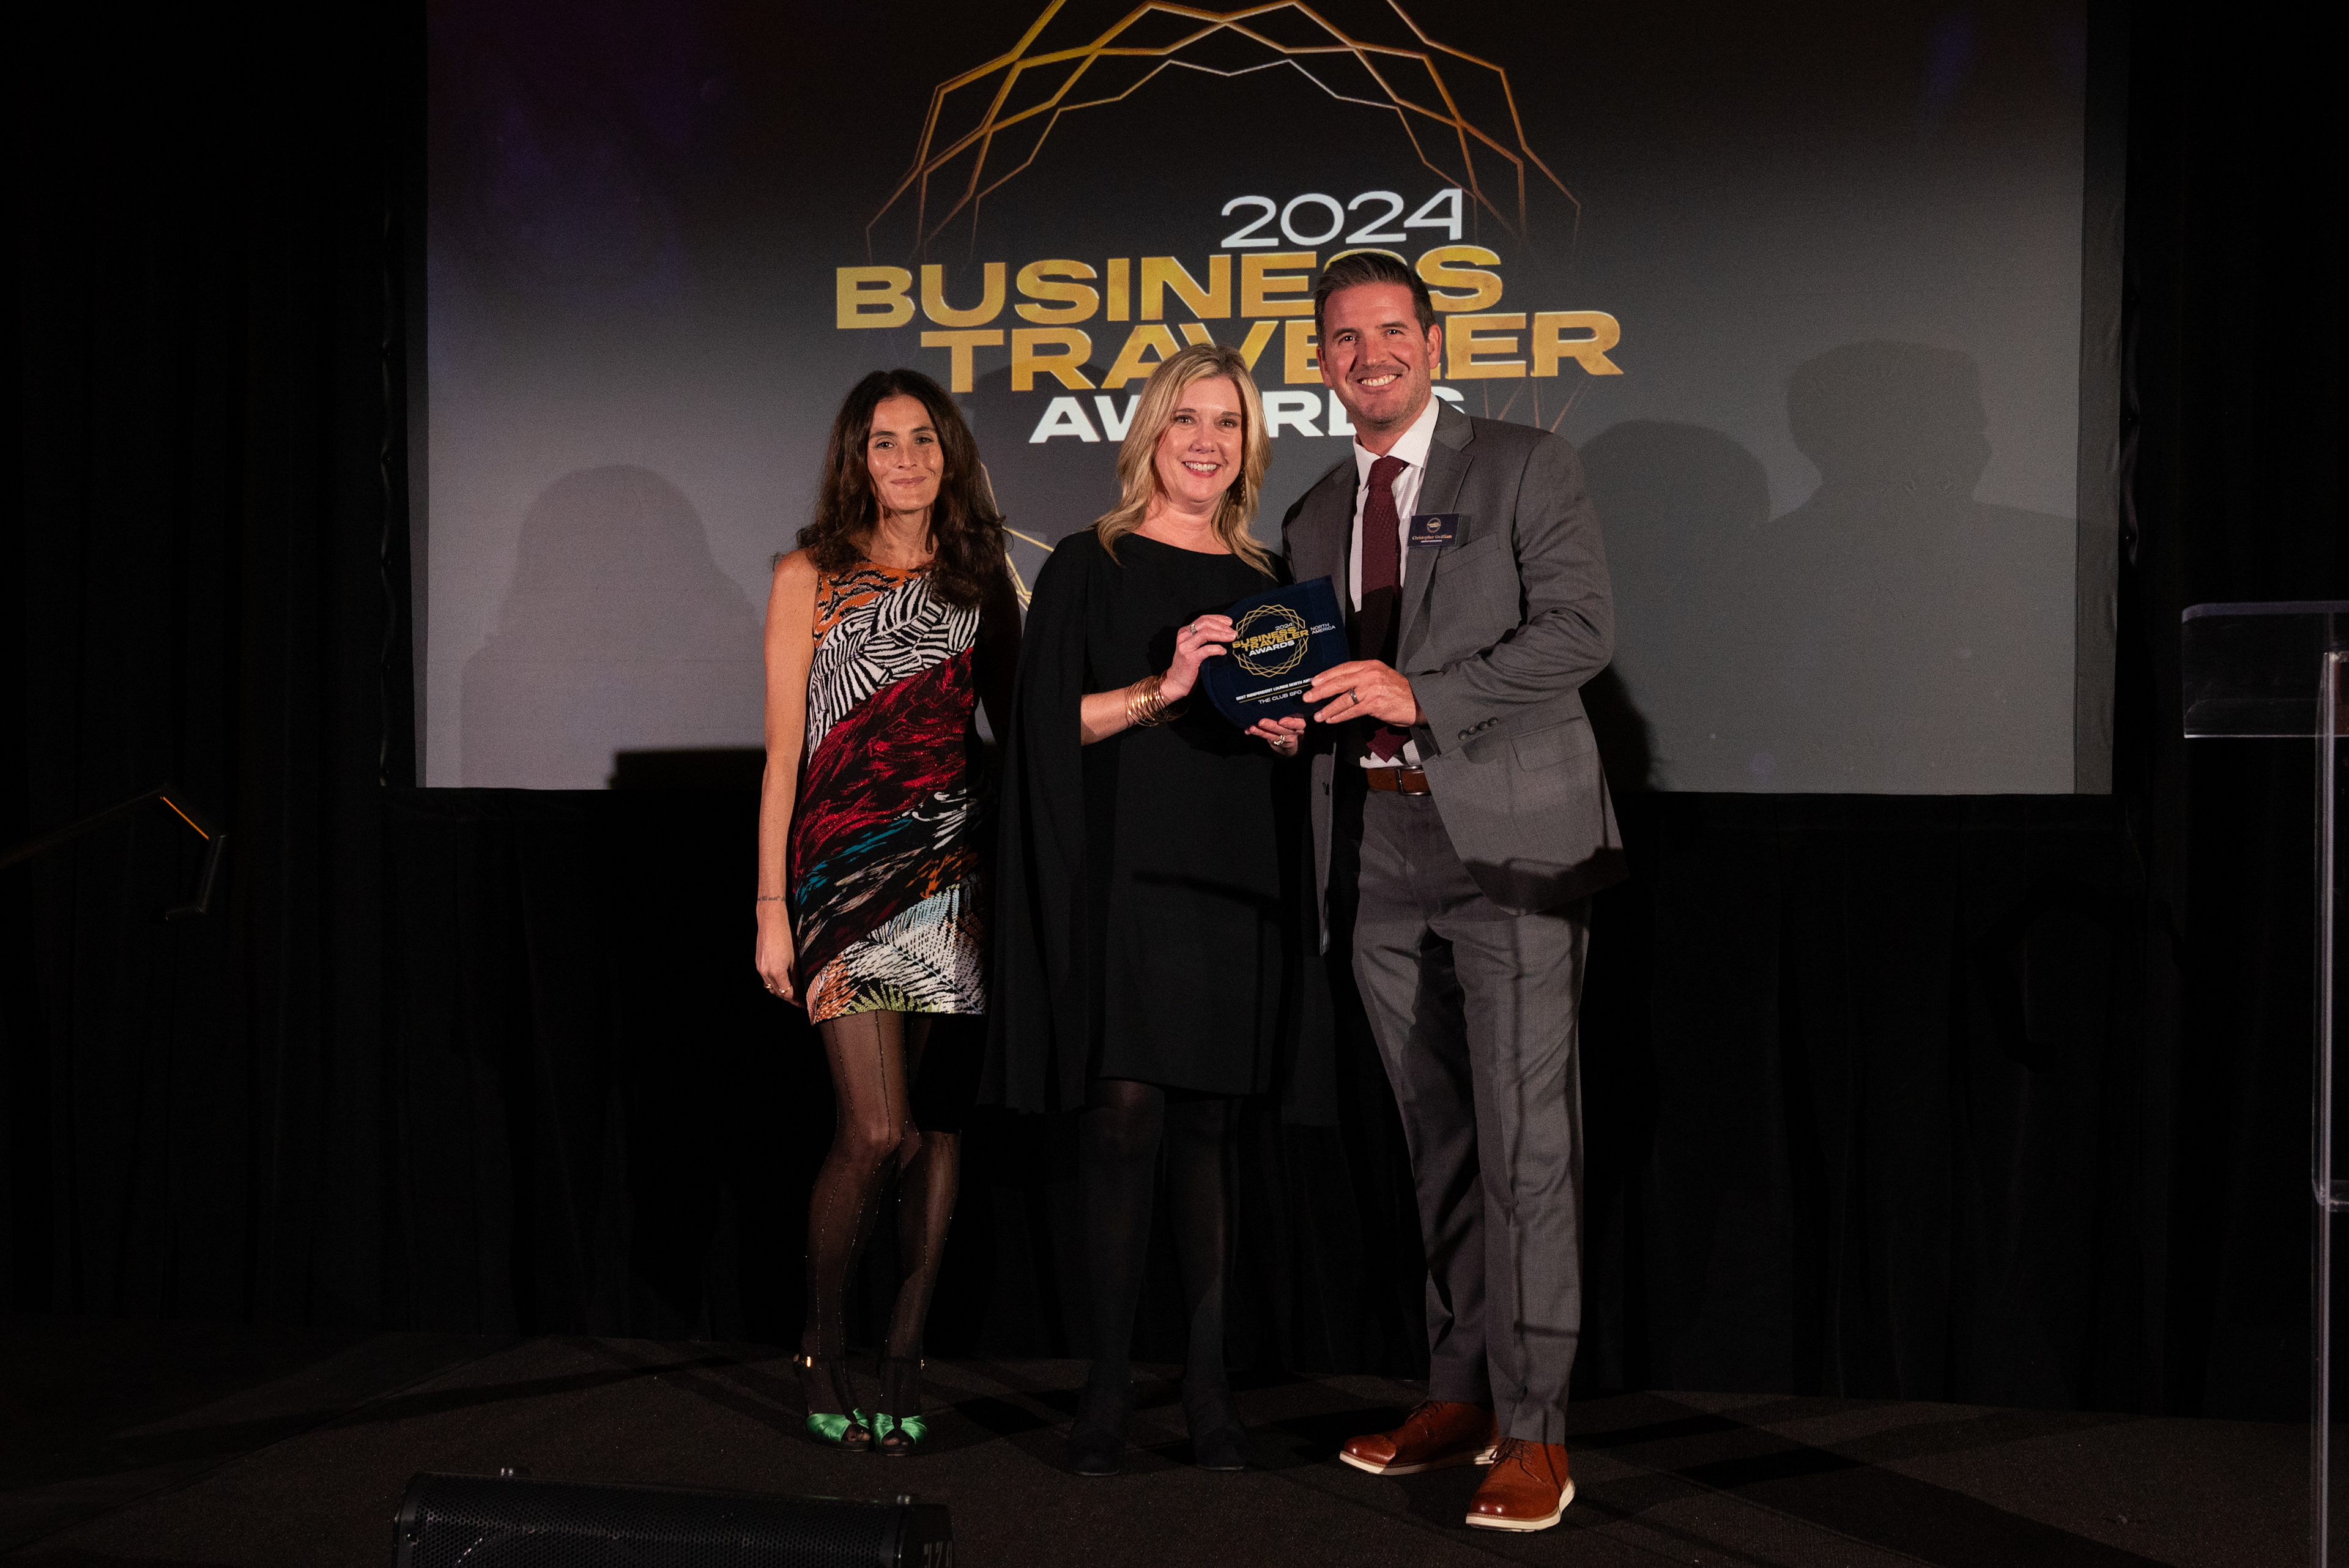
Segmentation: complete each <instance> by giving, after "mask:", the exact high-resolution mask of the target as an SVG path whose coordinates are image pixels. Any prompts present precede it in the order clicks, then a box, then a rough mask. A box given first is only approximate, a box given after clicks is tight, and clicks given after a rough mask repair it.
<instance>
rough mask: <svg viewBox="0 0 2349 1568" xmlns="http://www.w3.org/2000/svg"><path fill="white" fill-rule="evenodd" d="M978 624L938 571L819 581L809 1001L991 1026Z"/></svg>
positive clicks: (851, 573)
mask: <svg viewBox="0 0 2349 1568" xmlns="http://www.w3.org/2000/svg"><path fill="white" fill-rule="evenodd" d="M977 639H978V610H977V609H976V608H970V609H965V608H962V607H958V606H956V605H950V604H947V603H946V602H944V601H943V600H941V599H939V598H937V597H935V596H934V595H933V594H932V593H931V591H930V577H929V573H928V572H927V571H926V570H924V569H920V568H914V569H906V568H901V567H895V566H878V565H876V564H874V563H873V562H871V561H860V562H859V563H857V565H855V566H853V567H851V568H850V569H849V570H847V571H846V572H843V573H842V574H841V575H840V576H832V575H831V574H829V573H824V574H819V575H818V576H817V579H816V594H815V661H814V663H813V665H812V667H811V668H810V670H808V698H807V744H806V747H805V749H804V751H803V752H802V758H803V760H802V764H801V772H800V789H799V809H798V811H797V812H796V813H794V814H793V815H792V835H791V889H792V918H793V929H794V931H795V933H796V937H797V940H798V944H799V971H800V976H801V990H802V994H803V995H804V996H805V998H806V1001H807V1010H808V1017H809V1019H810V1020H811V1021H812V1022H814V1023H822V1022H823V1021H824V1020H825V1019H827V1018H838V1017H841V1016H842V1015H843V1014H845V1013H850V1012H876V1011H882V1010H887V1011H889V1012H986V1011H987V990H986V985H985V981H984V979H983V977H982V975H981V973H980V963H981V956H982V954H983V953H984V952H985V950H986V932H985V929H984V926H983V924H982V921H983V914H982V910H983V905H982V903H981V899H980V888H979V885H978V875H979V830H980V816H981V815H982V814H981V812H980V809H979V808H980V804H981V803H980V801H979V799H978V779H977V777H976V770H975V768H974V766H973V757H974V753H976V751H977V743H976V741H975V739H974V731H973V729H972V725H971V714H972V711H973V709H974V707H975V706H976V704H977V701H978V681H977V679H976V673H975V671H974V670H973V660H974V657H975V656H974V653H973V645H974V644H975V643H976V641H977Z"/></svg>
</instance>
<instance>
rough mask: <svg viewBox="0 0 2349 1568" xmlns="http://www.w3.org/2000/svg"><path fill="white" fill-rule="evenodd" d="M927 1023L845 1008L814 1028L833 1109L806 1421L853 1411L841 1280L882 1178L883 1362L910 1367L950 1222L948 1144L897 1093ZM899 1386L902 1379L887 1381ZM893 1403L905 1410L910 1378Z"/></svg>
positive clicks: (820, 1184) (812, 1207)
mask: <svg viewBox="0 0 2349 1568" xmlns="http://www.w3.org/2000/svg"><path fill="white" fill-rule="evenodd" d="M928 1025H929V1020H928V1019H927V1017H926V1016H925V1015H923V1014H920V1013H912V1014H908V1013H902V1012H852V1013H850V1014H848V1015H847V1016H846V1017H843V1018H833V1019H828V1020H826V1021H825V1022H824V1023H820V1024H818V1025H817V1026H816V1032H817V1033H818V1034H819V1035H821V1036H822V1038H823V1050H824V1056H825V1059H826V1060H827V1062H828V1063H829V1064H830V1065H831V1068H832V1085H833V1096H834V1099H835V1101H836V1103H837V1106H838V1109H837V1111H836V1113H835V1116H834V1120H833V1136H832V1149H831V1151H830V1152H829V1153H828V1154H826V1155H825V1156H824V1161H823V1168H822V1169H821V1170H819V1171H818V1172H817V1173H816V1179H815V1190H814V1192H813V1193H812V1195H811V1197H810V1199H809V1201H808V1255H807V1268H808V1312H807V1327H806V1330H805V1332H804V1333H803V1334H802V1335H801V1339H800V1348H801V1350H802V1352H804V1353H805V1354H806V1355H811V1356H813V1357H815V1358H816V1360H817V1362H818V1364H819V1366H817V1367H816V1368H812V1369H811V1370H812V1372H813V1374H814V1376H812V1378H811V1379H810V1382H811V1384H812V1386H810V1387H809V1388H808V1390H807V1393H808V1399H809V1405H808V1408H809V1410H810V1411H811V1413H814V1412H828V1413H832V1414H845V1413H847V1412H848V1411H850V1410H853V1409H854V1407H855V1391H854V1386H852V1384H851V1383H850V1380H849V1376H848V1369H847V1362H846V1354H847V1349H848V1343H847V1340H848V1324H847V1312H848V1282H849V1281H851V1280H852V1279H854V1277H855V1274H856V1265H857V1262H858V1260H859V1259H860V1258H862V1257H863V1256H864V1243H865V1241H867V1240H868V1239H869V1238H870V1236H871V1234H872V1231H873V1225H874V1220H876V1219H877V1218H878V1217H879V1214H880V1211H881V1203H882V1199H883V1197H884V1193H885V1189H886V1187H887V1185H888V1179H889V1177H890V1176H891V1174H892V1173H893V1172H895V1174H897V1175H898V1177H899V1193H898V1207H897V1234H898V1246H899V1256H900V1258H901V1260H902V1266H903V1270H904V1277H903V1279H902V1281H901V1282H900V1283H899V1286H898V1291H897V1301H896V1305H895V1309H894V1310H893V1312H892V1313H891V1316H890V1326H889V1344H888V1352H887V1353H888V1354H889V1355H892V1356H904V1357H907V1358H909V1359H916V1360H918V1358H919V1356H920V1355H921V1353H922V1326H923V1324H924V1322H925V1320H926V1318H927V1317H928V1315H929V1309H930V1293H931V1292H932V1290H933V1289H934V1288H935V1287H936V1283H937V1273H938V1262H939V1259H940V1256H941V1254H942V1253H943V1251H944V1250H945V1243H946V1234H947V1224H948V1222H949V1221H950V1220H952V1219H953V1216H954V1201H955V1187H956V1181H957V1175H958V1174H959V1168H960V1140H959V1139H958V1138H957V1137H955V1136H954V1135H952V1134H950V1133H924V1132H923V1131H921V1129H919V1128H918V1127H915V1126H914V1122H913V1116H912V1112H911V1109H910V1101H909V1099H908V1097H907V1094H906V1085H907V1084H908V1083H909V1082H910V1081H911V1080H912V1079H913V1078H914V1076H915V1075H916V1074H918V1073H919V1072H920V1070H921V1055H922V1046H923V1044H924V1042H925V1041H926V1038H927V1036H928V1033H929V1028H928ZM898 1381H899V1382H900V1383H904V1382H905V1381H906V1380H905V1379H902V1378H901V1379H899V1380H898ZM911 1383H912V1386H911V1390H910V1396H909V1395H908V1394H907V1392H906V1391H905V1390H904V1389H902V1388H901V1389H899V1390H898V1399H897V1402H899V1403H906V1402H910V1403H912V1404H914V1405H915V1406H916V1408H907V1409H904V1410H895V1409H893V1411H892V1413H893V1414H897V1415H903V1416H911V1415H916V1414H918V1408H917V1407H918V1401H919V1397H920V1392H919V1380H918V1378H916V1379H913V1380H911Z"/></svg>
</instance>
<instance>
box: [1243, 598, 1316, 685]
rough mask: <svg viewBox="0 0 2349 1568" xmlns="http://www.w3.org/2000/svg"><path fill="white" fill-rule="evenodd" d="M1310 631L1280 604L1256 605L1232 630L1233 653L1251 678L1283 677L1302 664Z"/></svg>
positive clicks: (1303, 619)
mask: <svg viewBox="0 0 2349 1568" xmlns="http://www.w3.org/2000/svg"><path fill="white" fill-rule="evenodd" d="M1312 637H1313V632H1312V628H1309V627H1308V626H1307V625H1306V624H1305V618H1304V617H1303V616H1300V615H1299V614H1298V613H1297V612H1296V611H1295V610H1293V609H1290V608H1289V607H1288V606H1287V605H1283V604H1268V605H1258V606H1257V607H1256V608H1254V609H1252V610H1250V611H1248V612H1247V614H1246V615H1244V616H1242V617H1240V618H1239V621H1238V623H1237V625H1236V626H1235V627H1234V628H1233V637H1232V654H1233V657H1235V658H1237V659H1238V660H1239V661H1240V668H1241V669H1242V670H1247V672H1248V673H1249V674H1250V675H1255V676H1259V677H1262V676H1272V675H1286V674H1288V672H1289V671H1290V670H1294V669H1296V668H1297V667H1298V666H1299V664H1302V663H1303V662H1305V649H1306V645H1307V644H1308V643H1309V642H1310V641H1311V640H1312Z"/></svg>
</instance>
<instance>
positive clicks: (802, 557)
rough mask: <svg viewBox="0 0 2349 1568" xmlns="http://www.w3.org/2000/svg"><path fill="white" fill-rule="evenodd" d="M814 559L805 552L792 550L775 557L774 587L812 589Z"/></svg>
mask: <svg viewBox="0 0 2349 1568" xmlns="http://www.w3.org/2000/svg"><path fill="white" fill-rule="evenodd" d="M815 579H816V569H815V557H814V556H812V555H810V554H809V553H808V552H807V551H805V550H793V551H791V552H789V553H788V554H786V555H781V556H776V557H775V587H779V588H799V587H806V588H813V587H815Z"/></svg>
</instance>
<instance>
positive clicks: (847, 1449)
mask: <svg viewBox="0 0 2349 1568" xmlns="http://www.w3.org/2000/svg"><path fill="white" fill-rule="evenodd" d="M792 1366H795V1367H797V1368H798V1369H799V1375H800V1397H801V1398H802V1399H803V1400H805V1401H806V1403H807V1408H808V1418H807V1429H808V1436H810V1437H812V1438H814V1439H815V1440H816V1441H817V1442H819V1443H822V1444H823V1446H824V1447H826V1448H828V1449H840V1450H841V1451H843V1453H851V1454H863V1453H869V1452H871V1451H872V1449H873V1417H869V1416H867V1415H866V1414H865V1413H864V1411H863V1410H861V1409H859V1408H857V1406H856V1396H855V1390H854V1387H852V1386H850V1384H849V1381H848V1366H847V1358H846V1357H844V1356H839V1355H809V1354H808V1353H807V1352H805V1351H802V1352H801V1353H800V1354H799V1355H794V1356H792ZM824 1405H839V1406H843V1407H845V1408H846V1409H847V1411H848V1414H846V1415H844V1416H843V1415H841V1414H839V1413H838V1412H837V1411H832V1410H824V1409H821V1408H819V1407H821V1406H824Z"/></svg>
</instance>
